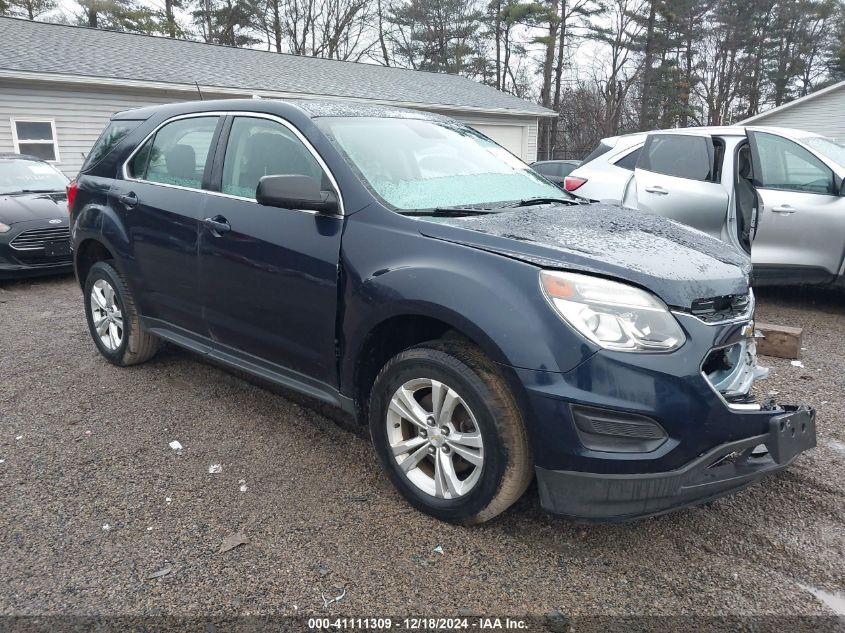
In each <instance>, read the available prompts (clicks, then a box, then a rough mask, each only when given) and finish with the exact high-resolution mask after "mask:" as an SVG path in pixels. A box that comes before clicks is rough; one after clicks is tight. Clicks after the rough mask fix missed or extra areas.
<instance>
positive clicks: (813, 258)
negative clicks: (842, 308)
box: [748, 131, 845, 283]
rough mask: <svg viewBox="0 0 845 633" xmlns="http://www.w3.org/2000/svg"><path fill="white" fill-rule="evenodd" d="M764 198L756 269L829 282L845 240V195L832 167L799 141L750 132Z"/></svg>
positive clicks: (756, 179) (798, 279)
mask: <svg viewBox="0 0 845 633" xmlns="http://www.w3.org/2000/svg"><path fill="white" fill-rule="evenodd" d="M748 137H749V141H750V143H751V151H752V160H753V163H754V186H755V188H756V189H757V193H758V194H759V196H760V200H761V211H760V216H759V219H758V222H757V235H756V237H755V238H754V247H753V248H752V249H751V259H752V261H753V263H754V269H755V272H757V273H758V274H760V275H762V276H765V275H766V274H767V273H769V274H772V275H776V276H777V278H778V279H781V280H788V281H795V282H797V283H813V282H824V281H829V280H830V279H831V278H832V277H833V276H834V275H836V274H837V273H838V272H839V265H840V263H841V257H842V245H843V244H845V198H843V197H842V196H840V195H838V194H839V191H838V186H837V185H838V182H837V179H836V176H835V175H834V173H833V171H832V170H831V169H830V168H829V167H828V166H827V165H825V164H824V163H823V162H822V161H821V160H820V159H819V158H818V157H816V156H814V155H813V154H812V153H811V152H810V151H809V150H807V149H806V148H804V147H801V146H800V145H799V144H798V143H796V142H794V141H792V140H790V139H787V138H784V137H782V136H778V135H776V134H771V133H769V132H754V131H749V133H748Z"/></svg>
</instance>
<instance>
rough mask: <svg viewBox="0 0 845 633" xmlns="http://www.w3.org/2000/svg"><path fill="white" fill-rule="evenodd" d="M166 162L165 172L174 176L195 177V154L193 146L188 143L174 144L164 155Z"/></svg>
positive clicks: (192, 178)
mask: <svg viewBox="0 0 845 633" xmlns="http://www.w3.org/2000/svg"><path fill="white" fill-rule="evenodd" d="M164 160H165V163H166V164H167V173H168V174H169V175H171V176H174V177H176V178H189V179H191V180H194V179H196V177H197V156H196V152H194V148H193V147H191V146H190V145H182V144H179V145H174V146H173V147H171V148H170V151H168V152H167V155H166V156H165V157H164Z"/></svg>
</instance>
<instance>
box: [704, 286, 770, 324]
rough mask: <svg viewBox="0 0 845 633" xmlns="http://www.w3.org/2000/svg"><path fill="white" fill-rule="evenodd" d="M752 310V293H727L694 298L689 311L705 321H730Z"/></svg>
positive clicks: (750, 312)
mask: <svg viewBox="0 0 845 633" xmlns="http://www.w3.org/2000/svg"><path fill="white" fill-rule="evenodd" d="M753 311H754V295H753V294H752V293H751V292H749V293H748V294H747V295H728V296H724V297H709V298H707V299H696V300H695V301H693V302H692V309H691V310H690V312H692V314H693V315H694V316H697V317H698V318H699V319H701V320H702V321H704V322H705V323H718V322H720V321H732V320H734V319H739V318H742V317H745V316H750V315H751V314H752V312H753Z"/></svg>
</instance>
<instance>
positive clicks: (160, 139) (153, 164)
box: [128, 116, 218, 189]
mask: <svg viewBox="0 0 845 633" xmlns="http://www.w3.org/2000/svg"><path fill="white" fill-rule="evenodd" d="M217 121H218V117H216V116H213V117H192V118H189V119H179V120H178V121H173V122H172V123H168V124H167V125H165V126H164V127H162V128H161V129H159V131H158V132H156V133H155V136H154V137H153V138H151V139H149V140H148V141H147V142H146V143H144V145H143V146H142V147H141V149H140V150H138V152H137V153H136V154H135V156H133V158H132V160H131V161H130V163H129V167H128V172H129V175H130V176H131V177H132V178H137V179H139V180H149V181H150V182H158V183H162V184H165V185H177V186H180V187H189V188H191V189H200V188H202V178H203V173H204V171H205V166H206V163H207V162H208V154H209V149H210V148H211V141H212V138H213V137H214V130H215V129H216V127H217Z"/></svg>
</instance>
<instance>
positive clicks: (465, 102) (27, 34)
mask: <svg viewBox="0 0 845 633" xmlns="http://www.w3.org/2000/svg"><path fill="white" fill-rule="evenodd" d="M0 41H2V42H3V54H2V55H1V56H0V76H3V75H4V74H5V75H7V76H21V74H25V76H27V77H29V78H32V79H50V78H53V79H65V80H68V81H74V82H79V81H85V80H87V81H86V83H93V84H102V83H112V84H114V85H122V86H126V85H129V84H126V83H124V82H126V81H132V82H133V83H132V85H136V86H138V85H139V86H144V85H146V86H150V87H160V88H167V87H171V88H172V87H174V86H184V87H193V86H194V84H195V82H196V83H197V84H199V85H200V86H201V87H203V88H206V89H207V90H209V91H210V92H211V91H215V89H221V90H222V91H223V92H225V91H227V90H228V91H240V92H241V94H243V92H248V93H249V92H254V93H256V94H263V95H267V96H278V97H290V98H302V97H305V98H346V99H357V100H360V101H368V102H375V103H386V104H395V105H402V106H416V107H424V108H429V109H441V110H450V109H451V110H466V111H474V112H478V113H496V114H511V115H517V114H521V115H530V116H553V115H554V113H553V112H552V111H551V110H548V109H546V108H543V107H541V106H539V105H537V104H536V103H531V102H530V101H524V100H522V99H520V98H518V97H515V96H513V95H509V94H506V93H504V92H500V91H498V90H496V89H495V88H493V87H491V86H486V85H484V84H480V83H478V82H475V81H472V80H471V79H467V78H466V77H461V76H458V75H449V74H445V73H432V72H422V71H416V70H409V69H404V68H395V67H387V66H379V65H376V64H363V63H356V62H345V61H339V60H331V59H322V58H319V57H306V56H300V55H289V54H284V53H274V52H269V51H262V50H256V49H247V48H233V47H229V46H219V45H215V44H205V43H202V42H192V41H188V40H176V39H171V38H167V37H158V36H151V35H138V34H134V33H122V32H116V31H104V30H99V29H91V28H87V27H79V26H69V25H65V24H51V23H43V22H32V21H29V20H22V19H15V18H0ZM10 73H11V75H10ZM15 73H17V74H15Z"/></svg>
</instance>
